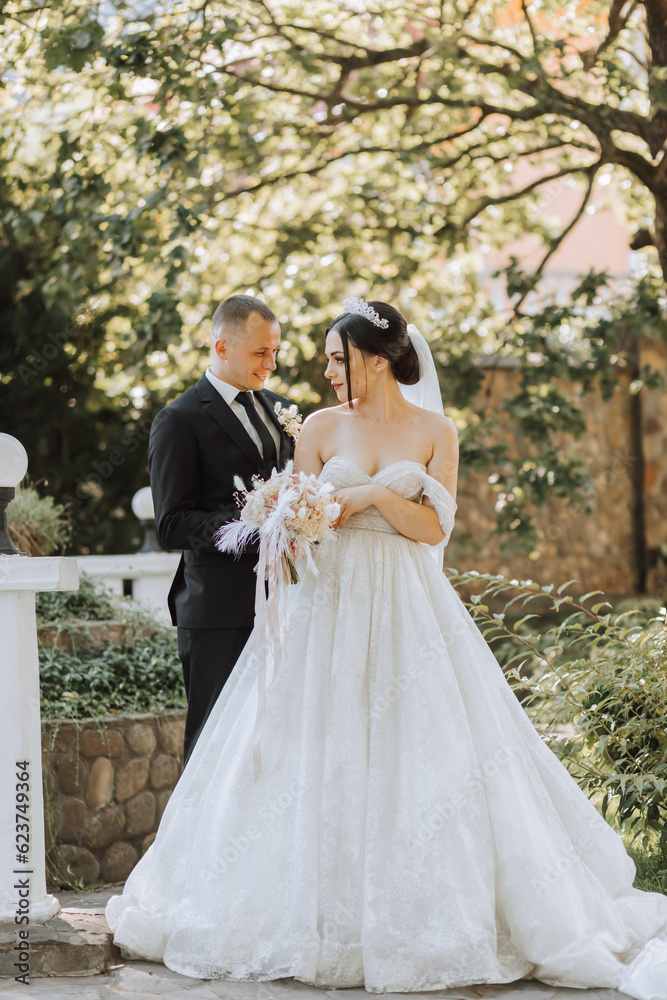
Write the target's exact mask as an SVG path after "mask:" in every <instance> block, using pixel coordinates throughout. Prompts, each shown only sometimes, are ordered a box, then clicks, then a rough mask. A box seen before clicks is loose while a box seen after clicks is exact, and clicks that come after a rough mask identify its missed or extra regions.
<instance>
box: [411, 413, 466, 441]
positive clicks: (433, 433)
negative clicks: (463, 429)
mask: <svg viewBox="0 0 667 1000" xmlns="http://www.w3.org/2000/svg"><path fill="white" fill-rule="evenodd" d="M415 410H418V411H419V414H420V419H421V420H422V421H423V427H424V431H425V432H426V433H428V434H429V436H430V437H431V438H432V440H434V441H436V440H442V439H444V440H446V441H449V442H451V441H458V432H457V430H456V424H455V423H454V421H453V420H452V418H451V417H448V416H447V414H446V413H436V412H435V411H434V410H423V409H422V408H421V407H419V406H416V407H415Z"/></svg>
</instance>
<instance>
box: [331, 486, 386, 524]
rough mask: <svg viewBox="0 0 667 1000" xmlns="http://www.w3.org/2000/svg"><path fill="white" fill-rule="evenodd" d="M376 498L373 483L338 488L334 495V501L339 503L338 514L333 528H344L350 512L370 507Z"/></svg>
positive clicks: (354, 512) (375, 488)
mask: <svg viewBox="0 0 667 1000" xmlns="http://www.w3.org/2000/svg"><path fill="white" fill-rule="evenodd" d="M376 499H377V487H376V486H375V485H373V484H369V485H368V486H346V487H345V489H342V490H338V492H337V493H336V494H335V496H334V500H335V501H336V503H338V504H340V514H339V515H338V520H337V521H335V522H334V525H333V526H334V528H344V527H345V522H346V521H347V519H348V517H349V516H350V514H356V513H357V511H359V510H365V509H366V507H371V506H372V505H373V504H374V503H375V500H376Z"/></svg>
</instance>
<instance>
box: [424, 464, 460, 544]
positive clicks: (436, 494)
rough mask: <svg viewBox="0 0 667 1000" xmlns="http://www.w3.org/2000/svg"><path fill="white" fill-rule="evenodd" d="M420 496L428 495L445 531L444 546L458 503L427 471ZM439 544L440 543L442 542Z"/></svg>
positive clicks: (452, 524) (448, 536) (450, 530)
mask: <svg viewBox="0 0 667 1000" xmlns="http://www.w3.org/2000/svg"><path fill="white" fill-rule="evenodd" d="M422 496H425V497H428V498H429V500H430V501H431V503H432V504H433V507H434V508H435V512H436V514H437V515H438V520H439V521H440V527H441V528H442V530H443V531H444V533H445V542H444V546H446V545H447V543H448V542H449V538H450V535H451V533H452V529H453V527H454V518H455V516H456V510H457V507H458V504H457V502H456V500H455V499H454V497H453V496H452V495H451V493H450V492H449V491H448V490H446V489H445V487H444V486H443V485H442V483H439V482H438V480H437V479H434V478H433V476H429V474H428V473H427V472H424V473H423V480H422ZM440 544H441V545H442V542H441V543H440ZM444 546H443V548H444Z"/></svg>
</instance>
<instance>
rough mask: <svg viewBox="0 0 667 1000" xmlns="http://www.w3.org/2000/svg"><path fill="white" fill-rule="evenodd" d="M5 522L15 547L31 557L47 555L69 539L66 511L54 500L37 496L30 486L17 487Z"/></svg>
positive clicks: (64, 544) (69, 532)
mask: <svg viewBox="0 0 667 1000" xmlns="http://www.w3.org/2000/svg"><path fill="white" fill-rule="evenodd" d="M7 522H8V525H9V534H10V536H11V538H12V540H13V542H14V544H15V545H16V546H17V547H18V548H19V549H20V550H21V551H22V552H27V553H28V555H30V556H49V555H51V553H52V552H55V551H56V550H57V549H62V548H64V547H65V546H66V545H67V543H68V542H69V540H70V536H71V525H70V523H69V519H68V517H67V515H66V512H65V508H64V507H63V506H62V505H61V504H57V503H55V501H54V499H53V497H48V496H47V497H42V496H40V495H39V493H38V492H37V490H35V489H34V488H33V487H32V486H25V487H20V486H19V487H17V489H16V496H15V497H14V499H13V500H12V501H11V503H10V504H9V507H8V508H7Z"/></svg>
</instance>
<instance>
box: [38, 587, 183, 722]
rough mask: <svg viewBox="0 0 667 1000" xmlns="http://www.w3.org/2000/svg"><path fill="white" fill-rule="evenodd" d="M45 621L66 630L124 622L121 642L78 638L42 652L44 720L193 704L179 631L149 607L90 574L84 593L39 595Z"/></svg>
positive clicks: (81, 590) (43, 648) (41, 618)
mask: <svg viewBox="0 0 667 1000" xmlns="http://www.w3.org/2000/svg"><path fill="white" fill-rule="evenodd" d="M37 608H38V612H37V615H38V622H39V623H40V624H45V623H47V622H50V623H53V622H55V623H57V624H58V625H59V626H60V627H61V629H62V630H64V631H67V630H68V626H70V625H71V624H73V623H74V622H76V623H77V626H80V623H81V622H82V621H90V622H91V623H92V622H99V621H110V620H111V621H116V622H121V623H122V624H123V625H125V626H126V627H125V629H124V630H122V631H123V639H122V640H121V641H119V642H109V641H107V642H99V641H97V642H93V641H86V642H79V643H77V644H76V645H75V647H74V648H73V649H72V650H71V651H69V650H66V649H63V648H62V647H61V646H59V645H57V644H56V645H53V646H51V645H48V646H46V645H44V646H41V647H40V650H39V671H40V690H41V701H42V715H43V717H44V718H70V719H81V718H87V717H91V716H92V717H94V716H102V715H109V714H114V713H116V712H119V713H120V712H123V713H126V712H149V711H150V712H160V711H165V710H168V709H174V708H183V707H184V706H185V704H186V699H185V693H184V689H183V681H182V673H181V665H180V661H179V659H178V649H177V643H176V631H175V629H173V628H171V626H169V625H165V624H163V623H162V622H159V621H156V620H155V618H154V617H153V615H152V614H151V613H150V612H149V611H145V610H143V609H142V608H141V607H139V606H138V605H136V604H134V603H133V602H131V601H129V600H124V599H120V598H116V597H114V595H113V594H112V593H111V592H110V591H108V590H107V589H106V588H105V587H103V586H102V585H101V584H100V583H97V582H95V581H92V580H90V579H89V578H87V577H85V576H83V577H82V578H81V583H80V587H79V590H78V591H74V592H72V593H68V592H65V593H53V594H40V596H39V601H38V603H37Z"/></svg>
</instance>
